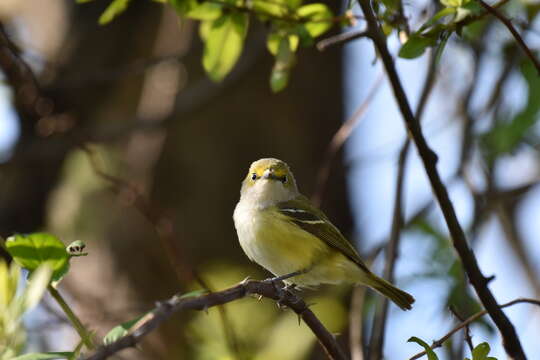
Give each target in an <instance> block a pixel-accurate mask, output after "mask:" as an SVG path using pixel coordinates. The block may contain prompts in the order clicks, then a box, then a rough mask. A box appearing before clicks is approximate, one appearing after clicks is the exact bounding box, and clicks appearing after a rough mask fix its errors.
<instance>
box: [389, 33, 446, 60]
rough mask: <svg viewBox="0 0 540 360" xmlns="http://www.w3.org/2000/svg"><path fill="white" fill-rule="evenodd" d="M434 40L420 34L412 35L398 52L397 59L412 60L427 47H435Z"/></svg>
mask: <svg viewBox="0 0 540 360" xmlns="http://www.w3.org/2000/svg"><path fill="white" fill-rule="evenodd" d="M436 42H437V40H436V38H434V37H428V36H424V35H420V34H412V35H411V36H410V37H409V39H408V40H407V42H406V43H405V44H403V46H402V47H401V49H400V50H399V54H398V55H399V57H401V58H404V59H414V58H417V57H419V56H420V55H422V54H423V53H424V51H425V50H426V48H427V47H429V46H433V45H435V44H436Z"/></svg>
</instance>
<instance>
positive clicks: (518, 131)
mask: <svg viewBox="0 0 540 360" xmlns="http://www.w3.org/2000/svg"><path fill="white" fill-rule="evenodd" d="M521 73H522V76H523V78H524V80H525V81H526V83H527V87H528V96H527V104H526V105H525V108H524V109H523V110H522V111H521V112H519V113H518V114H517V115H516V116H515V117H514V118H513V119H512V120H511V121H510V122H501V123H499V124H497V125H496V126H494V127H493V128H492V129H491V130H490V131H489V132H487V133H486V134H485V135H484V138H483V144H484V146H485V148H486V150H487V151H488V157H496V156H498V155H501V154H505V153H509V152H511V151H513V150H514V149H515V148H516V146H517V145H519V144H520V142H521V141H523V139H524V137H525V135H527V133H528V132H529V130H530V129H531V127H532V126H533V125H534V124H535V123H536V122H537V120H538V119H539V117H540V116H539V115H540V100H539V99H540V77H539V76H538V74H537V72H536V69H535V67H534V65H533V64H532V63H531V62H530V61H527V62H524V63H523V65H522V66H521Z"/></svg>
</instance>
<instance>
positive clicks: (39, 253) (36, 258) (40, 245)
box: [6, 233, 69, 281]
mask: <svg viewBox="0 0 540 360" xmlns="http://www.w3.org/2000/svg"><path fill="white" fill-rule="evenodd" d="M6 249H7V251H8V252H9V254H10V255H11V256H13V259H14V260H15V261H16V262H17V263H18V264H19V265H20V266H22V267H24V268H25V269H27V270H29V271H34V270H36V269H37V268H38V267H39V266H40V265H42V264H47V265H49V266H50V267H51V268H52V271H53V274H52V279H53V280H55V281H58V280H59V279H61V277H62V276H63V275H64V274H65V273H66V272H67V270H68V269H69V261H68V260H69V254H68V252H67V251H66V247H65V246H64V244H63V243H62V242H61V241H60V240H58V238H57V237H56V236H54V235H51V234H47V233H33V234H29V235H13V236H11V237H9V238H8V239H7V240H6Z"/></svg>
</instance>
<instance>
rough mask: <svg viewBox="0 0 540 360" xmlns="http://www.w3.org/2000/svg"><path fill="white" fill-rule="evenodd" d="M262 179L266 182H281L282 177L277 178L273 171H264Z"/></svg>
mask: <svg viewBox="0 0 540 360" xmlns="http://www.w3.org/2000/svg"><path fill="white" fill-rule="evenodd" d="M262 178H263V179H267V180H278V181H281V182H283V179H284V176H277V175H276V174H274V170H273V169H266V170H265V171H264V173H263V176H262Z"/></svg>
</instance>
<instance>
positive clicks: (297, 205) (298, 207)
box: [277, 196, 369, 272]
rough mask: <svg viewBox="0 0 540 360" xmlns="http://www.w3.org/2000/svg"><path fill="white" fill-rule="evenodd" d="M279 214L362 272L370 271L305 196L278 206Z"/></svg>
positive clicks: (349, 244) (348, 243) (353, 249)
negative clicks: (342, 256) (355, 265)
mask: <svg viewBox="0 0 540 360" xmlns="http://www.w3.org/2000/svg"><path fill="white" fill-rule="evenodd" d="M277 208H278V210H279V212H280V213H281V214H283V215H285V216H286V217H287V218H288V220H289V221H290V222H292V223H293V224H295V225H296V226H298V227H300V228H301V229H302V230H304V231H307V232H308V233H310V234H312V235H314V236H316V237H317V238H319V239H321V240H322V241H323V242H324V243H326V244H327V245H328V246H330V247H332V248H334V249H336V250H338V251H339V252H341V253H342V254H343V255H345V256H346V257H347V258H349V259H350V260H351V261H353V262H354V263H355V264H357V265H358V266H359V267H360V268H361V269H362V270H364V271H367V272H369V269H368V268H367V267H366V265H365V264H364V263H363V262H362V260H361V259H360V256H359V255H358V252H357V251H356V249H355V248H354V247H353V246H352V245H351V243H350V242H349V241H347V239H345V237H344V236H343V235H342V234H341V232H340V231H339V230H338V229H337V228H336V227H335V226H334V225H333V224H332V223H331V222H330V220H328V218H327V217H326V216H325V215H324V213H323V212H322V211H320V210H319V209H317V208H315V207H314V206H312V205H311V204H310V202H309V200H308V199H307V198H305V197H303V196H301V197H297V198H295V199H293V200H289V201H285V202H281V203H279V204H277Z"/></svg>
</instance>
